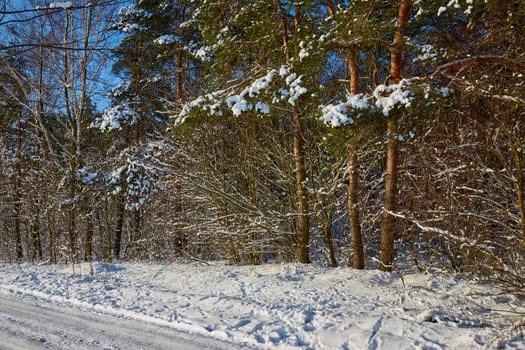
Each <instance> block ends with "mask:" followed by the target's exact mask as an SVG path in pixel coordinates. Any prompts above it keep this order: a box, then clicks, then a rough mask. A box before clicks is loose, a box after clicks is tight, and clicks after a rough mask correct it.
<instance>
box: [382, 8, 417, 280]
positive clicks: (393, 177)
mask: <svg viewBox="0 0 525 350" xmlns="http://www.w3.org/2000/svg"><path fill="white" fill-rule="evenodd" d="M411 7H412V0H404V1H402V2H401V4H400V5H399V12H398V18H397V31H396V32H395V34H394V41H393V44H392V47H391V49H390V78H389V83H390V84H396V83H397V82H399V80H400V78H401V68H402V64H403V60H402V54H403V49H402V47H403V33H404V31H405V30H406V26H407V22H408V15H409V12H410V8H411ZM397 132H398V121H397V119H396V118H395V117H389V118H388V120H387V137H388V145H387V155H386V179H385V198H384V213H383V220H382V222H381V252H380V263H379V266H378V267H379V269H380V270H382V271H392V264H393V263H394V255H395V253H394V234H395V217H394V216H393V215H392V212H394V211H395V210H396V205H397V168H398V148H399V141H398V140H397Z"/></svg>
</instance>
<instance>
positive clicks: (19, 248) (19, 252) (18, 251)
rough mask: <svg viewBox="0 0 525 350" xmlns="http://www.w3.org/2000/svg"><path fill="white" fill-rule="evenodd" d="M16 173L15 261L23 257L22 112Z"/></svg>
mask: <svg viewBox="0 0 525 350" xmlns="http://www.w3.org/2000/svg"><path fill="white" fill-rule="evenodd" d="M15 169H16V173H15V178H14V203H13V205H14V220H13V226H14V227H13V229H14V234H15V244H16V246H15V250H16V261H17V262H22V259H23V258H24V251H23V248H22V230H21V222H20V221H21V220H20V218H21V217H22V208H21V202H22V195H21V190H20V183H21V180H22V112H20V113H19V114H18V125H17V149H16V167H15Z"/></svg>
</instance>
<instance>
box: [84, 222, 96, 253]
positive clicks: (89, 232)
mask: <svg viewBox="0 0 525 350" xmlns="http://www.w3.org/2000/svg"><path fill="white" fill-rule="evenodd" d="M93 215H94V214H93V213H91V214H89V215H88V216H87V217H86V225H87V228H86V241H85V242H84V261H92V260H93V236H94V234H93V230H94V225H93V219H94V218H93Z"/></svg>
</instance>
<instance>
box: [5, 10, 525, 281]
mask: <svg viewBox="0 0 525 350" xmlns="http://www.w3.org/2000/svg"><path fill="white" fill-rule="evenodd" d="M0 3H1V6H0V31H1V32H2V34H1V36H0V61H1V62H0V173H1V174H0V259H1V260H3V261H8V262H23V261H48V262H51V263H76V262H80V261H91V260H105V261H111V260H115V259H117V260H118V259H126V260H129V259H142V260H144V259H145V260H148V259H154V260H166V259H172V258H173V257H181V258H188V259H189V258H191V259H204V260H207V259H227V260H228V261H229V262H230V263H231V264H261V263H266V262H271V261H297V262H300V263H309V262H312V261H315V262H318V263H325V264H327V265H330V266H338V265H351V266H353V267H355V268H376V267H377V268H380V269H382V270H385V271H390V270H392V269H398V268H400V266H416V267H417V268H419V269H421V270H425V269H427V268H428V267H429V266H442V267H446V268H450V269H455V270H460V271H466V272H471V273H475V274H478V275H480V276H487V277H491V278H495V279H498V280H500V281H502V282H505V283H507V284H509V285H513V286H517V287H521V286H522V284H523V282H524V281H525V279H524V277H525V268H524V266H525V264H524V262H525V259H524V258H525V198H524V196H525V77H524V74H525V3H524V2H523V1H521V0H498V1H495V0H485V1H472V0H451V1H448V0H445V1H440V0H414V1H410V0H395V1H381V0H369V1H365V0H356V1H338V0H325V1H277V0H257V1H244V0H235V1H232V0H218V1H206V0H205V1H191V0H186V1H184V0H183V1H172V0H138V1H126V2H123V1H114V0H89V1H87V0H75V1H68V2H51V1H36V0H27V1H23V2H19V1H8V0H3V1H0ZM110 70H111V71H112V72H110ZM106 96H107V97H106Z"/></svg>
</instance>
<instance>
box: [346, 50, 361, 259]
mask: <svg viewBox="0 0 525 350" xmlns="http://www.w3.org/2000/svg"><path fill="white" fill-rule="evenodd" d="M348 68H349V71H350V94H351V95H356V94H358V93H359V68H358V66H357V63H356V61H355V55H354V52H353V50H350V52H349V53H348ZM348 161H349V166H350V175H349V177H348V226H349V228H350V232H351V240H352V257H353V259H352V260H353V261H352V266H353V267H354V268H355V269H363V268H364V267H365V255H364V251H363V238H362V235H361V220H360V217H359V200H358V198H357V197H358V193H359V161H358V158H357V140H356V135H354V134H352V135H351V136H350V141H349V144H348ZM349 264H350V261H349Z"/></svg>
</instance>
